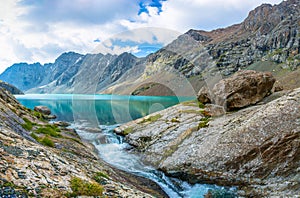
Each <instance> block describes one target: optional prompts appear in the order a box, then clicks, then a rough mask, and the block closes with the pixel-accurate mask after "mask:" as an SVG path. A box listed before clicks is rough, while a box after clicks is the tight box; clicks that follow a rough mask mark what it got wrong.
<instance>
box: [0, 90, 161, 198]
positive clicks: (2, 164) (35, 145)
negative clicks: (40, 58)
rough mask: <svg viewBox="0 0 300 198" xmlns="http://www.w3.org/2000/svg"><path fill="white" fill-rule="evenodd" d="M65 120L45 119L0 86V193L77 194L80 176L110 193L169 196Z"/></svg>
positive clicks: (21, 194) (43, 195) (46, 195)
mask: <svg viewBox="0 0 300 198" xmlns="http://www.w3.org/2000/svg"><path fill="white" fill-rule="evenodd" d="M65 126H66V124H63V123H55V124H49V123H48V122H45V121H44V120H43V119H41V117H40V113H39V112H37V111H32V110H29V109H27V108H25V107H24V106H22V105H20V104H19V103H18V101H17V100H16V99H15V98H14V97H13V96H12V95H11V94H10V93H9V92H8V91H6V90H4V89H0V197H20V196H21V197H28V196H29V197H67V196H68V197H70V195H71V194H70V193H71V192H72V191H73V193H75V194H73V196H76V192H75V190H74V188H72V186H71V182H70V181H73V179H74V178H75V177H76V178H80V179H79V180H80V181H81V182H83V181H84V182H88V183H89V184H90V185H89V186H90V187H91V186H92V185H93V186H98V187H99V186H100V187H99V188H98V189H102V190H101V191H103V192H102V193H100V194H103V196H107V197H152V196H151V194H152V195H153V196H155V197H159V196H162V197H164V196H165V194H164V193H163V192H162V191H161V189H160V188H159V187H158V186H157V185H155V184H154V183H153V182H151V181H148V180H146V179H143V178H140V177H137V176H132V175H130V174H128V173H125V172H123V171H119V170H116V169H114V168H112V167H110V166H109V165H107V164H106V163H105V162H103V161H101V160H100V159H99V157H98V155H97V154H95V153H94V147H93V146H92V145H90V144H88V143H84V142H82V141H81V140H80V138H79V136H78V135H77V133H76V131H75V130H72V129H68V128H65ZM101 186H102V187H101ZM149 186H151V188H149ZM88 189H89V188H86V189H85V190H86V192H89V191H88ZM89 193H91V192H89ZM100 194H99V195H100Z"/></svg>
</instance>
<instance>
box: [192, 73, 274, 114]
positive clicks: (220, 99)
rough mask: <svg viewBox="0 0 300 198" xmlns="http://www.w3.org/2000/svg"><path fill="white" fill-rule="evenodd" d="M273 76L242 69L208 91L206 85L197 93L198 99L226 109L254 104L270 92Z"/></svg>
mask: <svg viewBox="0 0 300 198" xmlns="http://www.w3.org/2000/svg"><path fill="white" fill-rule="evenodd" d="M274 83H275V78H274V77H273V76H272V74H271V73H270V72H256V71H251V70H243V71H239V72H237V73H235V74H234V75H233V76H231V77H229V78H227V79H223V80H221V81H220V82H218V83H216V84H215V86H214V87H213V89H212V90H211V92H210V93H209V91H208V89H207V88H206V87H204V88H202V89H201V90H200V91H199V94H198V100H199V101H200V102H202V103H204V104H205V103H209V102H210V101H212V102H213V103H214V104H216V105H219V106H223V107H224V108H225V109H226V110H227V111H230V110H235V109H240V108H243V107H246V106H249V105H252V104H256V103H257V102H259V101H261V100H262V99H263V98H264V97H266V96H267V95H268V94H270V93H271V90H272V88H273V84H274Z"/></svg>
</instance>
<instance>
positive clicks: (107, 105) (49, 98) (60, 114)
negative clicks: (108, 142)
mask: <svg viewBox="0 0 300 198" xmlns="http://www.w3.org/2000/svg"><path fill="white" fill-rule="evenodd" d="M16 97H17V99H18V100H19V101H20V102H21V103H22V104H23V105H24V106H26V107H28V108H31V109H33V108H34V106H37V105H44V106H47V107H49V108H50V109H51V111H52V113H53V114H54V115H56V116H57V119H58V120H64V121H69V122H74V121H75V120H81V119H84V120H87V121H89V122H90V124H93V125H96V126H99V125H113V124H121V123H125V122H128V121H130V120H133V119H137V118H140V117H143V116H146V115H148V114H149V113H153V112H156V111H159V110H162V109H165V108H167V107H170V106H173V105H175V104H178V103H179V102H182V101H186V100H191V99H194V98H193V97H180V98H178V97H176V96H162V97H160V96H119V95H71V94H70V95H69V94H49V95H47V94H27V95H18V96H16Z"/></svg>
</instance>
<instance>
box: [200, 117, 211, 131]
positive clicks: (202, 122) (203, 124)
mask: <svg viewBox="0 0 300 198" xmlns="http://www.w3.org/2000/svg"><path fill="white" fill-rule="evenodd" d="M208 122H209V117H204V118H201V119H200V123H199V124H198V130H199V129H201V128H205V127H208Z"/></svg>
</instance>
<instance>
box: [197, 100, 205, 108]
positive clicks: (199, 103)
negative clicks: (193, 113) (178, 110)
mask: <svg viewBox="0 0 300 198" xmlns="http://www.w3.org/2000/svg"><path fill="white" fill-rule="evenodd" d="M198 107H199V108H200V109H204V108H205V105H204V104H203V103H202V102H199V101H198Z"/></svg>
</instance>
